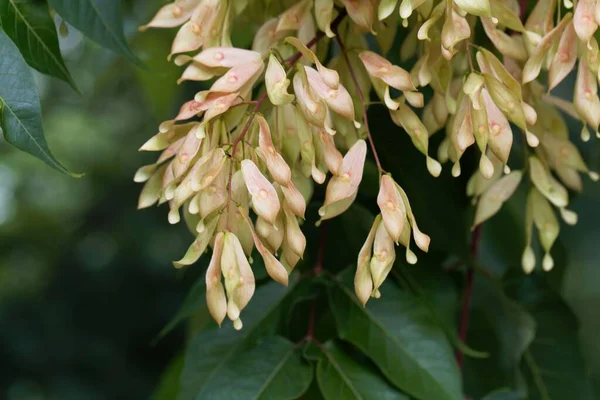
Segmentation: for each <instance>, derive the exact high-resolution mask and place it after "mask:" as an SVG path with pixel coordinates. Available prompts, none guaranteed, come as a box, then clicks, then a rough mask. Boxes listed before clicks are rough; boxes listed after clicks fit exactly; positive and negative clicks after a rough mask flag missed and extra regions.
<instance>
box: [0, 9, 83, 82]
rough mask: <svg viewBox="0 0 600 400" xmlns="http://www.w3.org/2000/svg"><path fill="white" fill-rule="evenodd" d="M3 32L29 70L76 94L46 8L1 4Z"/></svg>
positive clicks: (0, 18) (0, 15)
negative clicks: (61, 84) (35, 70)
mask: <svg viewBox="0 0 600 400" xmlns="http://www.w3.org/2000/svg"><path fill="white" fill-rule="evenodd" d="M0 22H1V23H2V29H3V30H4V32H5V33H6V34H7V35H8V36H9V37H10V38H11V39H12V41H13V42H15V44H16V45H17V47H18V48H19V50H20V51H21V55H22V56H23V58H24V59H25V61H26V62H27V64H29V65H30V66H31V67H32V68H35V69H37V70H38V71H40V72H41V73H43V74H47V75H51V76H54V77H56V78H59V79H62V80H64V81H65V82H67V83H68V84H69V85H71V87H72V88H73V89H75V91H78V89H77V86H76V85H75V82H74V81H73V78H72V77H71V74H70V73H69V70H68V69H67V67H66V65H65V62H64V60H63V58H62V55H61V53H60V48H59V47H58V36H57V34H56V27H55V26H54V21H52V18H51V17H50V13H49V11H48V5H47V4H45V3H44V2H38V1H34V0H0Z"/></svg>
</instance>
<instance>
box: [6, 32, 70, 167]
mask: <svg viewBox="0 0 600 400" xmlns="http://www.w3.org/2000/svg"><path fill="white" fill-rule="evenodd" d="M0 54H1V56H0V106H1V107H2V118H1V120H0V122H1V126H2V131H3V133H4V138H5V139H6V141H7V142H9V143H10V144H12V145H13V146H15V147H17V148H18V149H20V150H23V151H25V152H27V153H30V154H32V155H33V156H35V157H37V158H39V159H40V160H42V161H44V162H45V163H46V164H48V165H50V166H51V167H53V168H55V169H57V170H59V171H61V172H64V173H66V174H71V173H70V172H69V171H68V170H67V169H66V168H65V167H64V166H62V165H61V164H60V163H59V162H58V161H57V160H56V158H54V156H53V155H52V153H51V152H50V148H49V147H48V143H47V142H46V139H45V137H44V128H43V126H42V113H41V107H40V99H39V94H38V90H37V87H36V85H35V81H34V79H33V75H32V74H31V71H30V70H29V67H28V66H27V64H26V63H25V60H24V59H23V57H22V56H21V54H20V53H19V49H18V48H17V46H16V45H15V44H14V43H13V42H12V41H11V40H10V38H9V37H8V36H7V35H6V33H4V32H3V31H0Z"/></svg>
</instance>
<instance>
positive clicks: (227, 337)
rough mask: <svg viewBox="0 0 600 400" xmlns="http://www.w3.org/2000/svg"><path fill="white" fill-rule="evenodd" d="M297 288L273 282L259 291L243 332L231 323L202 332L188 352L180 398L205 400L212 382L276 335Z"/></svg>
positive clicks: (245, 313)
mask: <svg viewBox="0 0 600 400" xmlns="http://www.w3.org/2000/svg"><path fill="white" fill-rule="evenodd" d="M294 285H295V283H292V282H290V287H289V288H287V289H286V288H285V287H283V286H281V285H278V284H276V283H273V282H272V283H268V284H266V285H264V286H262V287H260V288H259V289H257V290H256V293H255V294H254V296H253V297H252V300H251V301H250V303H249V304H248V306H247V307H246V308H245V309H244V311H243V312H242V315H241V318H242V321H243V323H244V327H243V329H242V330H241V331H236V330H234V329H233V327H232V326H231V324H230V323H228V321H227V322H225V323H224V324H225V326H224V327H223V328H220V329H212V330H209V331H203V332H200V333H198V334H197V335H196V337H195V338H194V339H193V340H192V342H191V343H190V345H189V347H188V349H187V351H186V355H185V367H184V370H183V374H182V376H181V385H182V387H181V394H180V397H179V398H180V399H181V400H187V399H196V398H204V397H202V396H204V395H208V393H207V391H206V389H207V387H208V385H209V384H210V381H211V380H213V379H215V377H217V376H218V375H219V374H221V373H223V371H224V370H225V369H226V368H227V365H228V363H229V362H230V361H231V360H234V359H235V357H236V356H237V354H239V353H240V352H243V351H245V350H247V349H249V348H251V347H252V346H253V345H254V344H256V343H257V342H258V340H259V339H260V338H261V337H262V336H264V335H267V334H271V333H273V332H274V330H275V328H276V324H275V323H274V322H276V320H277V319H278V317H279V311H280V307H279V305H280V304H281V302H282V301H283V300H284V299H285V297H286V295H287V294H289V293H290V292H291V291H292V289H293V287H294Z"/></svg>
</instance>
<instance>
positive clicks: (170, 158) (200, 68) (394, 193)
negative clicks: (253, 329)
mask: <svg viewBox="0 0 600 400" xmlns="http://www.w3.org/2000/svg"><path fill="white" fill-rule="evenodd" d="M524 14H525V10H521V9H520V7H519V3H518V1H517V0H442V1H438V0H401V1H399V0H381V1H379V0H338V1H333V0H314V1H313V0H300V1H281V2H279V1H264V0H261V1H259V0H240V1H237V0H235V1H234V0H230V1H227V0H176V1H175V2H173V3H171V4H168V5H165V6H164V7H162V8H161V9H160V10H159V11H158V13H157V14H156V16H155V17H154V18H153V19H152V20H151V21H150V22H149V23H148V24H147V25H146V26H144V27H143V28H142V29H147V28H175V27H178V29H179V30H178V32H177V35H176V37H175V39H174V41H173V45H172V48H171V54H170V55H169V59H171V60H172V61H174V62H175V64H177V65H178V66H181V67H183V73H182V75H181V78H180V80H179V82H183V81H209V83H208V84H206V85H205V87H209V85H210V87H209V88H208V89H207V90H203V91H201V92H198V93H197V94H196V96H195V97H194V98H193V99H190V100H189V101H188V102H186V103H185V104H183V106H182V107H181V109H180V111H179V113H178V114H177V115H176V116H175V118H174V119H172V120H169V121H165V122H163V123H162V124H160V126H159V128H158V133H157V134H156V135H155V136H153V137H152V138H150V140H148V141H147V142H146V143H145V144H144V145H143V146H142V147H141V150H142V151H159V152H160V155H159V157H158V159H157V161H156V163H154V164H152V165H147V166H144V167H142V168H140V169H139V170H138V172H137V173H136V176H135V181H136V182H145V185H144V188H143V189H142V192H141V195H140V199H139V208H145V207H150V206H152V205H154V204H156V203H159V204H162V203H167V204H168V206H169V209H170V211H169V215H168V219H169V222H170V223H172V224H175V223H178V222H179V221H180V220H181V218H182V216H183V219H184V220H185V222H186V223H187V225H188V226H189V228H190V229H191V230H192V232H194V234H195V236H196V238H195V240H194V241H193V242H192V244H191V246H190V247H189V249H188V251H187V252H186V254H185V255H184V256H183V257H182V258H181V259H180V260H178V261H175V262H174V265H175V267H177V268H181V267H184V266H187V265H191V264H193V263H194V262H196V261H197V260H198V259H199V258H200V257H201V256H202V255H203V254H204V253H205V252H207V251H208V249H209V248H212V256H211V259H210V264H209V266H208V270H207V272H206V288H207V290H206V297H207V303H208V307H209V310H210V313H211V315H212V316H213V318H214V319H215V320H216V321H217V322H218V323H219V324H221V323H222V322H223V320H224V319H225V318H226V317H227V318H229V319H230V320H231V321H233V325H234V327H235V328H236V329H240V328H241V327H242V320H241V317H240V316H241V315H242V313H243V309H244V307H245V306H246V305H247V304H248V302H249V301H250V299H251V297H252V295H253V293H254V289H255V281H254V274H253V271H252V265H251V261H252V260H251V257H250V255H251V253H252V252H253V249H254V248H256V250H257V251H258V253H259V254H260V256H261V257H262V258H263V260H264V264H265V267H266V270H267V272H268V274H269V275H270V276H271V278H272V279H274V280H275V281H277V282H279V283H281V284H283V285H286V284H287V283H288V276H289V274H290V273H291V271H292V270H293V269H294V267H295V266H296V264H297V263H298V262H299V260H300V259H301V258H302V256H303V254H304V250H305V247H306V239H305V237H304V234H303V232H302V230H301V228H300V225H301V223H302V221H303V220H304V218H305V213H306V204H307V202H308V201H309V200H310V198H311V195H312V193H313V187H314V185H315V184H316V185H321V184H325V182H326V181H327V176H328V175H329V176H330V179H329V180H328V181H327V187H326V195H325V201H324V203H323V205H322V206H321V208H320V209H319V211H318V213H319V217H320V220H326V219H330V218H333V217H336V216H338V215H340V214H342V213H343V212H344V211H346V210H347V209H348V208H349V207H350V205H351V204H352V202H353V201H354V200H355V198H356V195H357V191H358V186H359V184H360V182H361V179H362V175H363V167H364V164H365V159H366V156H367V152H368V150H369V147H370V151H371V152H372V154H373V157H374V158H375V161H376V163H377V166H378V169H379V173H380V181H379V184H380V190H379V195H378V196H377V205H378V206H379V209H380V211H381V213H380V214H379V215H378V216H377V218H376V219H375V222H374V224H373V226H372V228H371V231H370V233H369V235H368V237H367V238H366V242H365V244H364V246H363V247H362V249H361V250H360V252H359V254H358V261H357V269H356V277H355V289H356V294H357V296H358V298H359V299H360V301H361V302H362V303H363V304H365V303H366V302H367V301H368V299H369V298H370V297H375V298H377V297H379V296H380V293H379V289H378V288H379V287H380V285H381V284H382V283H383V281H384V280H385V279H386V276H387V275H388V273H389V272H390V269H391V267H392V265H393V263H394V260H395V258H396V248H395V247H396V246H402V247H403V248H405V257H406V260H407V262H408V263H410V264H415V263H416V262H417V256H416V255H415V253H414V252H413V251H412V250H411V244H412V242H413V241H414V243H415V244H416V246H417V247H418V248H419V249H421V250H422V251H425V252H426V251H428V248H429V242H430V238H429V236H427V235H426V234H425V233H423V232H421V231H420V230H419V228H418V226H417V219H416V217H417V216H415V215H414V214H413V212H412V209H411V205H410V202H409V197H408V195H407V193H405V191H404V190H403V189H402V188H401V187H400V186H399V185H398V183H397V182H396V181H395V180H394V179H393V177H392V176H391V175H390V174H387V173H386V172H385V170H384V166H382V165H381V164H380V162H379V157H378V156H377V149H376V148H375V147H374V144H373V141H372V140H371V134H370V128H369V123H368V120H367V112H366V110H367V108H368V107H385V108H387V109H388V111H389V114H390V117H391V120H392V121H393V122H394V123H395V124H396V125H397V126H398V127H399V128H398V130H399V131H402V130H403V131H405V132H406V134H408V135H409V136H410V138H411V140H412V143H413V144H414V146H415V147H416V149H418V151H419V152H421V153H422V154H423V156H424V160H425V165H426V167H427V169H428V170H429V172H430V173H431V174H432V175H433V176H436V177H437V176H439V174H440V172H441V169H442V165H441V164H445V163H450V164H451V166H450V167H449V168H451V171H452V175H454V176H458V175H460V174H461V164H460V160H461V157H462V155H463V154H464V153H465V151H466V150H467V148H469V147H470V146H475V147H476V148H477V149H478V150H477V151H479V153H480V156H479V157H480V158H479V160H480V161H479V168H478V170H477V171H476V172H475V173H474V174H473V176H471V177H470V180H469V182H468V186H467V194H468V195H469V196H470V197H472V199H473V202H474V203H475V204H476V213H475V220H474V226H477V225H479V224H481V223H482V222H484V221H485V220H487V219H488V218H490V217H491V216H493V215H494V214H495V213H496V212H497V211H498V210H499V209H500V208H501V206H502V204H503V203H504V202H505V201H507V200H508V199H509V198H510V197H511V195H512V194H513V193H514V192H515V190H516V188H517V186H519V185H520V184H521V183H522V181H526V182H527V184H528V185H529V195H528V199H527V204H526V210H527V212H526V218H525V230H526V232H527V238H528V240H527V247H526V249H525V250H524V253H523V263H522V264H523V268H524V270H525V271H526V272H528V273H529V272H531V271H532V270H533V269H534V268H535V265H536V258H535V254H534V251H533V249H532V247H531V238H532V235H533V230H534V229H533V228H534V226H535V228H536V230H537V232H538V235H539V239H540V243H541V245H542V247H543V249H544V251H545V255H544V256H543V262H542V264H541V265H542V267H543V269H544V270H550V269H551V268H552V267H553V260H552V258H551V257H550V255H549V251H550V248H551V247H552V245H553V243H554V241H555V240H556V238H557V236H558V233H559V222H558V219H557V214H559V215H560V216H561V217H562V218H563V219H564V220H565V221H566V222H567V223H569V224H574V223H575V222H576V220H577V216H576V214H575V213H573V212H572V211H570V210H568V209H567V207H568V203H569V198H568V192H567V189H571V190H574V191H580V190H582V178H581V174H588V175H589V176H590V177H591V178H592V179H594V180H596V179H598V175H597V174H596V173H594V172H591V171H590V170H588V167H587V166H586V164H585V163H584V161H583V159H582V157H581V155H580V153H579V152H578V150H577V148H576V146H575V145H574V144H573V143H572V142H571V141H570V139H569V135H568V130H567V127H566V123H565V120H564V119H563V114H566V115H568V116H569V118H574V119H576V120H580V121H581V122H582V123H583V130H582V134H581V139H582V140H583V141H588V140H589V139H590V138H591V137H592V136H593V135H592V133H591V132H593V133H595V135H598V129H599V125H600V100H599V98H598V93H597V92H598V91H597V85H598V79H599V77H600V75H599V74H600V69H599V66H600V57H599V47H598V42H597V40H596V38H595V36H594V34H595V32H596V30H597V28H598V23H599V22H600V2H598V3H597V2H596V0H579V1H578V2H577V3H576V4H573V3H572V2H571V1H570V0H564V4H561V3H557V1H555V0H541V1H538V2H536V4H535V7H534V8H533V10H531V12H529V13H528V15H527V17H526V18H524ZM398 24H402V26H403V27H404V28H406V29H403V30H399V29H398V28H399V26H398ZM252 26H255V27H256V28H257V29H256V30H255V32H256V33H255V36H254V39H253V43H252V45H251V48H250V49H246V48H236V47H234V46H233V44H232V39H231V37H232V32H233V31H237V30H239V29H242V28H243V29H248V27H252ZM480 28H481V29H480ZM476 30H478V31H479V32H481V34H478V37H476V35H475V32H476ZM398 32H402V35H403V36H404V37H403V38H402V45H401V50H400V59H401V61H402V62H403V65H404V64H405V63H406V64H409V65H411V66H410V68H409V69H404V68H402V67H400V66H398V65H394V64H392V63H391V62H390V61H388V58H387V55H388V54H387V53H388V52H389V51H390V49H391V47H392V43H393V42H394V41H395V40H396V35H398ZM370 39H373V40H375V41H376V42H377V46H373V45H371V46H368V45H367V43H368V41H369V40H370ZM484 46H485V47H484ZM373 48H378V50H377V51H373V50H372V49H373ZM370 49H371V50H370ZM331 55H333V56H331ZM411 61H412V62H411ZM574 69H576V74H577V78H576V83H575V89H574V98H573V99H572V101H571V100H569V99H567V100H565V99H561V98H558V97H555V96H554V95H553V94H552V93H551V90H552V89H553V88H555V87H556V86H557V85H558V84H559V83H560V82H561V81H563V80H564V79H565V78H566V77H567V75H568V74H569V73H570V72H571V71H572V70H574ZM427 87H428V89H427V91H428V93H433V94H432V95H431V96H428V99H429V100H428V101H427V103H425V98H424V96H423V94H422V93H423V89H424V88H427ZM371 91H373V92H374V93H375V94H376V95H377V96H378V97H379V99H380V102H376V103H371V102H369V94H370V92H371ZM386 134H400V133H399V132H398V133H396V132H388V133H386ZM433 134H436V135H443V136H444V139H443V141H442V143H441V145H440V146H439V148H438V151H437V154H431V152H430V149H429V138H430V136H431V135H433ZM519 135H521V137H522V138H523V143H524V147H525V150H526V151H525V160H524V167H523V168H522V170H511V168H510V166H509V160H510V156H511V151H512V149H513V140H514V139H515V137H516V136H519ZM518 157H521V156H520V155H519V156H518ZM524 177H528V178H529V179H526V180H524V179H523V178H524ZM432 201H433V200H432ZM251 210H252V212H251ZM557 211H558V212H557Z"/></svg>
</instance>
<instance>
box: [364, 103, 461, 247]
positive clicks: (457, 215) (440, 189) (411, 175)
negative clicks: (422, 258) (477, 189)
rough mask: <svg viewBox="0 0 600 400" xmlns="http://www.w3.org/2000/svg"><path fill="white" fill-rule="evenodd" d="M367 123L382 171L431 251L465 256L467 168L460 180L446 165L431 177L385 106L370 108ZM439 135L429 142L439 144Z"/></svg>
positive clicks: (431, 147) (431, 148)
mask: <svg viewBox="0 0 600 400" xmlns="http://www.w3.org/2000/svg"><path fill="white" fill-rule="evenodd" d="M369 121H370V122H371V132H372V133H373V136H374V140H375V146H376V148H377V151H378V153H379V156H380V158H381V162H382V163H383V168H384V169H385V170H386V171H389V172H390V173H392V175H393V177H394V179H395V180H396V181H397V182H398V184H399V185H400V186H402V188H403V189H404V190H405V191H406V194H407V195H408V198H409V200H410V204H411V206H412V209H413V212H414V214H415V218H416V220H417V222H418V224H419V228H420V229H421V230H422V231H423V232H425V233H426V234H428V235H429V236H431V246H430V251H440V250H441V251H445V252H446V253H451V254H455V255H458V256H461V257H466V256H467V255H468V247H467V244H468V237H469V229H468V226H467V224H468V223H470V221H469V220H468V218H469V210H470V207H469V203H468V200H467V197H466V195H465V182H466V178H468V176H467V174H468V171H467V165H463V167H464V168H463V169H464V171H463V176H462V177H461V178H459V179H456V178H453V177H452V176H451V175H450V166H449V165H444V170H443V171H442V174H441V176H439V177H438V178H434V177H432V176H431V174H429V172H427V168H426V166H425V156H424V155H423V154H421V153H419V152H418V151H417V150H416V149H415V147H414V146H413V145H412V143H411V140H410V138H409V137H408V135H407V134H406V132H405V131H404V130H403V129H402V128H400V127H398V126H396V125H394V124H393V123H392V121H391V119H390V117H389V113H388V112H387V111H385V108H384V107H371V108H370V109H369ZM440 136H441V135H437V136H433V137H432V141H433V142H436V141H439V138H440ZM435 149H436V147H435V146H434V145H433V144H432V145H431V146H430V150H429V151H430V154H435V151H436V150H435ZM465 158H467V157H463V159H461V161H464V159H465ZM465 164H466V163H465ZM417 256H418V254H417Z"/></svg>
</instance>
